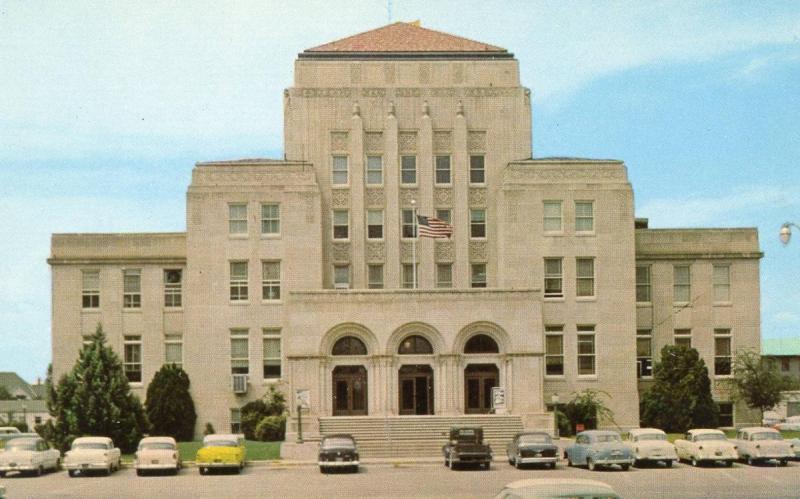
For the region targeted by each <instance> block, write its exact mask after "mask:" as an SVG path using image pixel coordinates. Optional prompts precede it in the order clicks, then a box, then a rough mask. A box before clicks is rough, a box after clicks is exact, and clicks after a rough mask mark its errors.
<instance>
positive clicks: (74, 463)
mask: <svg viewBox="0 0 800 499" xmlns="http://www.w3.org/2000/svg"><path fill="white" fill-rule="evenodd" d="M120 459H121V453H120V450H119V449H118V448H117V447H114V442H112V441H111V439H110V438H108V437H79V438H76V439H75V440H73V441H72V446H71V447H70V450H68V451H67V453H66V454H64V467H65V468H67V473H68V474H69V476H71V477H74V476H75V475H76V474H77V473H79V472H80V473H84V472H87V471H104V472H105V473H106V475H110V474H111V473H113V472H114V471H116V470H118V469H119V468H120Z"/></svg>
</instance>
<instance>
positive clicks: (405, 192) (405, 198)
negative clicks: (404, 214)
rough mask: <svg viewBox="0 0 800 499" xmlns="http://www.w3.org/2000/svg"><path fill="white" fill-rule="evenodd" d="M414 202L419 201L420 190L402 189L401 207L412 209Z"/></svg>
mask: <svg viewBox="0 0 800 499" xmlns="http://www.w3.org/2000/svg"><path fill="white" fill-rule="evenodd" d="M412 200H417V201H419V190H418V189H400V206H403V207H407V208H410V207H411V201H412Z"/></svg>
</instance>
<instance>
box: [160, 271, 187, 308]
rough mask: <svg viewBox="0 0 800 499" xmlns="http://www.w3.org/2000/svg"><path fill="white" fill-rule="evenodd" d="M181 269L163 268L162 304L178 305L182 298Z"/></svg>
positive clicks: (168, 305)
mask: <svg viewBox="0 0 800 499" xmlns="http://www.w3.org/2000/svg"><path fill="white" fill-rule="evenodd" d="M182 286H183V271H181V269H166V270H164V306H165V307H180V306H181V305H182V303H183V300H182V296H181V295H182V289H181V288H182Z"/></svg>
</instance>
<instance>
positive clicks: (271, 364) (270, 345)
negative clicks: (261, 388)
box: [264, 328, 281, 379]
mask: <svg viewBox="0 0 800 499" xmlns="http://www.w3.org/2000/svg"><path fill="white" fill-rule="evenodd" d="M280 377H281V330H280V328H265V329H264V379H280Z"/></svg>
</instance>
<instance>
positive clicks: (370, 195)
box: [365, 187, 385, 208]
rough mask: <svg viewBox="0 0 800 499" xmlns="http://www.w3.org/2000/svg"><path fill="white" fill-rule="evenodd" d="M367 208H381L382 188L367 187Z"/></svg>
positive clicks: (382, 203)
mask: <svg viewBox="0 0 800 499" xmlns="http://www.w3.org/2000/svg"><path fill="white" fill-rule="evenodd" d="M365 197H366V201H367V206H368V207H370V208H383V206H384V204H385V201H384V196H383V188H382V187H369V188H367V194H366V196H365Z"/></svg>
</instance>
